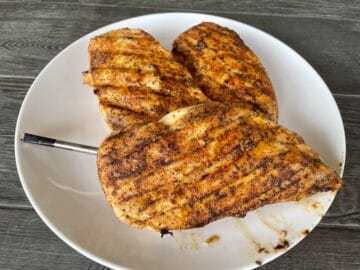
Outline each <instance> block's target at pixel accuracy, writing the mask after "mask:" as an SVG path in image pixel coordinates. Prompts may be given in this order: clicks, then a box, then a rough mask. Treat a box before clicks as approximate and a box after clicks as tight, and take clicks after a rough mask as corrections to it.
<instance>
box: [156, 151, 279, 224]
mask: <svg viewBox="0 0 360 270" xmlns="http://www.w3.org/2000/svg"><path fill="white" fill-rule="evenodd" d="M280 154H281V153H280ZM280 154H279V155H278V156H280ZM278 156H274V157H273V159H276V158H277V157H278ZM241 158H242V157H240V159H241ZM236 161H238V160H236ZM236 161H234V163H236ZM281 162H282V161H281V160H278V162H277V163H275V162H274V163H273V164H272V165H273V166H275V165H279V166H281ZM227 167H229V166H227ZM259 168H262V164H261V162H260V164H259V165H256V166H255V167H250V168H249V169H248V170H247V171H245V172H243V171H241V173H242V175H241V178H244V177H247V176H248V175H250V174H252V173H254V171H256V170H258V169H259ZM221 169H222V170H226V167H225V168H221ZM271 169H275V167H271V168H270V170H271ZM217 172H218V171H216V172H214V173H213V174H212V177H213V178H214V177H215V176H216V174H217ZM214 175H215V176H214ZM229 178H231V177H229ZM255 180H256V179H252V181H255ZM203 182H206V181H203ZM236 182H239V184H238V185H236V186H235V188H238V187H240V186H241V185H243V182H242V179H235V180H234V181H230V182H229V183H228V184H227V186H225V187H220V188H219V189H215V190H213V191H210V192H208V193H206V194H204V195H203V196H201V197H194V198H193V197H189V198H188V199H187V200H186V201H185V202H184V203H182V204H181V205H176V207H174V208H171V209H168V210H167V212H169V211H172V210H174V209H179V208H182V207H183V206H185V205H191V202H190V200H196V202H198V203H199V204H202V205H203V201H204V200H205V199H208V198H209V197H210V196H212V195H214V194H216V193H220V192H221V191H224V190H227V189H230V187H231V185H233V184H234V183H236ZM174 196H176V195H174ZM200 200H201V202H199V201H200ZM156 217H158V215H155V216H153V217H151V218H156Z"/></svg>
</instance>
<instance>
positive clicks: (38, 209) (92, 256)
mask: <svg viewBox="0 0 360 270" xmlns="http://www.w3.org/2000/svg"><path fill="white" fill-rule="evenodd" d="M164 15H165V16H172V15H181V16H206V17H208V18H209V19H211V18H214V19H215V20H216V19H222V20H228V21H229V22H232V23H236V24H242V25H245V26H247V27H249V28H250V29H252V30H255V31H258V32H261V34H263V35H266V36H267V37H270V38H272V39H275V40H276V41H277V42H280V44H281V45H283V46H285V47H286V48H287V49H289V50H291V51H292V52H293V53H294V54H295V55H296V56H297V57H298V58H299V59H301V60H302V61H303V64H305V65H306V66H307V67H308V68H310V70H311V71H312V72H313V73H314V74H316V76H317V77H318V79H319V81H320V82H321V84H323V85H324V86H325V87H326V89H327V91H328V94H329V95H330V97H331V98H330V100H331V103H332V104H331V105H330V106H335V109H336V111H337V113H338V115H339V116H340V122H341V127H342V135H343V137H344V141H343V146H342V147H343V149H344V152H343V153H342V154H343V155H342V160H341V163H342V164H341V167H340V172H339V175H340V176H341V177H342V176H343V173H344V168H345V162H346V133H345V128H344V122H343V119H342V115H341V111H340V109H339V106H338V105H337V103H336V100H335V97H334V95H333V94H332V92H331V91H330V89H329V87H328V86H327V84H326V83H325V81H324V79H323V78H322V77H321V76H320V74H319V73H318V72H317V71H316V70H315V69H314V68H313V66H312V65H311V64H310V63H309V62H308V61H307V59H306V58H304V57H303V56H302V55H301V54H299V53H298V52H297V51H296V50H294V49H293V48H292V47H290V46H289V45H287V44H286V43H285V42H283V41H282V40H280V39H279V38H277V37H276V36H273V35H272V34H269V33H267V32H265V31H264V30H262V29H259V28H257V27H255V26H252V25H249V24H247V23H244V22H241V21H237V20H235V19H231V18H227V17H222V16H217V15H213V14H207V13H200V12H176V11H174V12H158V13H149V14H144V15H139V16H135V17H128V18H125V19H122V20H118V21H115V22H112V23H109V24H106V25H104V26H102V27H100V28H97V29H95V30H93V31H91V32H89V33H87V34H85V35H83V36H81V37H79V38H78V39H76V40H75V41H73V42H72V43H70V44H69V45H68V46H66V47H65V48H64V49H63V50H61V51H60V52H59V53H58V54H57V55H56V56H54V57H53V58H52V59H51V60H49V62H48V63H47V64H46V65H45V66H44V67H43V68H42V69H41V71H40V72H39V73H38V74H37V76H36V77H35V79H34V81H33V82H32V83H31V85H30V87H29V89H28V90H27V92H26V95H25V97H24V99H23V101H22V103H21V107H20V110H19V112H18V116H17V120H16V127H15V135H14V152H15V163H16V169H17V173H18V176H19V180H20V183H21V186H22V188H23V190H24V192H25V195H26V198H27V199H28V200H29V202H30V204H31V206H32V207H33V209H34V211H35V213H36V214H37V215H38V216H39V217H40V218H41V220H42V221H43V222H44V223H45V224H46V225H47V226H48V227H49V228H50V230H51V231H52V232H53V233H54V234H55V235H56V236H57V237H59V238H60V239H61V240H62V241H64V242H65V243H66V244H67V245H68V246H70V247H71V248H72V249H74V250H75V251H77V252H78V253H80V254H81V255H83V256H85V257H87V258H88V259H90V260H93V261H95V262H97V263H100V264H102V265H104V266H106V267H109V268H112V269H120V270H130V268H127V267H124V266H120V265H118V264H114V263H113V262H111V261H109V260H106V259H103V258H101V257H99V256H98V255H96V254H95V253H92V252H90V251H88V250H86V249H84V248H82V247H81V246H79V245H78V244H76V243H75V242H74V241H72V240H71V239H70V238H68V237H67V236H65V235H64V234H63V232H62V231H61V230H60V229H58V228H57V227H56V226H55V225H54V224H53V223H52V222H51V221H50V220H49V219H48V218H47V216H46V215H45V214H44V213H43V212H42V210H41V207H40V206H38V204H37V203H36V202H35V199H34V198H33V196H32V194H31V191H30V188H28V186H27V184H26V180H25V176H24V175H23V171H22V168H21V161H20V155H21V154H20V150H19V147H20V146H19V145H20V138H21V136H22V134H19V132H20V131H19V128H20V124H21V121H22V118H23V114H24V110H25V104H26V103H27V101H28V99H29V97H30V96H31V92H33V91H34V90H33V89H34V88H35V85H36V84H37V83H38V81H39V79H40V77H41V76H42V75H43V73H44V72H45V70H47V69H48V67H49V66H50V65H51V64H52V63H53V62H54V61H56V59H58V58H60V57H61V56H62V55H63V54H64V53H65V52H66V51H68V50H69V49H70V48H71V47H73V46H75V45H76V44H77V43H79V42H81V41H82V40H83V39H84V38H88V37H90V36H93V35H96V34H98V33H99V32H102V31H103V30H104V29H105V28H111V27H112V26H115V25H116V24H118V23H120V22H126V21H129V20H136V19H140V18H145V17H148V18H150V17H157V16H164ZM333 194H334V195H333V196H332V199H331V201H330V202H329V205H328V207H327V209H326V210H325V213H327V211H328V209H329V208H330V206H331V205H332V203H333V201H334V199H335V197H336V193H333ZM320 221H321V219H320V220H319V222H318V223H316V224H315V225H314V226H313V227H312V228H310V230H309V232H311V231H312V230H313V229H314V228H316V226H317V225H318V224H319V223H320ZM305 237H306V236H302V237H299V238H298V239H296V241H294V242H293V243H291V245H290V246H289V248H287V249H286V250H284V251H283V252H278V253H274V254H273V255H272V256H271V257H269V258H267V259H266V260H265V261H264V262H263V264H262V265H265V264H267V263H269V262H271V261H273V260H275V259H277V258H278V257H280V256H281V255H283V254H285V253H287V252H288V251H289V250H291V249H292V248H294V247H295V246H296V245H297V244H298V243H300V242H301V241H302V240H303V239H304V238H305ZM258 266H259V265H257V266H254V268H257V267H258ZM240 268H241V266H240ZM249 269H253V267H251V266H250V268H249Z"/></svg>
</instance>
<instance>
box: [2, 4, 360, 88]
mask: <svg viewBox="0 0 360 270" xmlns="http://www.w3.org/2000/svg"><path fill="white" fill-rule="evenodd" d="M204 2H207V3H209V1H204ZM220 2H221V1H220ZM233 2H237V1H229V3H233ZM189 3H190V2H189ZM122 4H124V2H123V1H120V2H119V3H118V4H117V5H115V6H113V5H110V6H108V5H106V4H104V3H102V4H101V5H92V4H91V3H87V4H81V5H80V4H79V5H76V6H74V5H70V4H66V3H36V2H35V3H31V2H30V3H28V2H27V3H26V4H23V3H17V2H15V3H2V4H1V8H0V18H2V22H1V26H0V31H1V35H0V62H1V63H2V65H0V74H3V75H15V74H16V75H18V76H20V75H21V76H36V75H37V74H38V73H39V71H40V70H41V69H42V68H43V66H44V65H45V64H46V63H47V62H48V61H49V60H50V59H51V58H52V57H53V56H55V55H56V54H57V53H58V52H59V51H61V49H63V48H64V47H66V46H67V45H68V44H70V43H71V42H73V41H75V40H76V39H78V38H79V37H81V36H83V35H84V34H86V33H88V32H90V31H92V30H94V29H96V28H98V27H100V26H103V25H106V24H108V23H111V22H114V21H118V20H121V19H124V18H127V17H132V16H138V15H143V14H146V13H154V12H165V11H173V10H172V9H166V8H162V9H160V10H159V9H158V8H138V7H136V8H124V7H123V5H122ZM215 4H216V5H219V9H220V10H221V7H222V5H225V4H224V3H223V4H221V3H220V4H219V3H215ZM215 4H214V5H215ZM133 5H135V4H133ZM269 5H270V4H269ZM125 6H126V4H125ZM164 6H165V7H166V6H168V5H164ZM270 6H271V5H270ZM285 6H286V5H285ZM329 6H330V5H329ZM251 7H253V4H252V5H249V9H250V10H252V8H251ZM278 7H279V4H278ZM238 8H239V9H241V8H242V6H239V7H238ZM260 9H261V8H259V7H258V10H260ZM306 9H307V8H306ZM345 9H346V10H348V11H349V12H350V10H349V9H348V8H345ZM29 10H31V12H29ZM234 10H236V9H235V8H234ZM245 10H247V9H245ZM285 10H287V9H285ZM10 11H11V12H10ZM270 11H271V9H270V10H269V11H268V12H267V13H264V14H263V13H261V14H258V13H254V14H252V11H251V12H250V11H249V13H246V12H245V13H237V12H225V13H224V12H221V11H217V12H212V13H213V14H215V15H219V16H225V17H229V18H232V19H235V20H238V21H242V22H245V23H248V24H251V25H253V26H255V27H259V28H260V29H263V30H265V31H267V32H269V33H270V34H273V35H274V36H276V37H278V38H280V39H281V40H282V41H284V42H285V43H287V44H289V45H290V46H291V47H293V48H294V49H295V50H296V51H298V52H299V53H300V54H301V55H302V56H304V57H305V58H306V59H307V60H309V61H310V63H311V64H312V65H313V66H314V67H315V69H316V70H318V71H319V73H320V75H321V76H322V77H323V78H324V79H325V81H326V82H327V83H328V85H329V87H330V88H331V89H336V90H337V91H338V92H340V93H347V92H346V91H349V90H350V89H351V90H352V91H353V92H352V93H353V94H360V76H357V74H359V73H360V51H359V50H356V49H355V48H356V47H357V46H358V39H359V34H358V33H359V31H360V21H358V20H347V19H344V18H345V17H344V18H343V17H341V18H339V19H337V20H334V19H330V18H319V17H315V16H313V17H299V16H280V15H279V16H278V15H276V13H275V14H271V13H270ZM352 11H356V8H354V9H353V10H352Z"/></svg>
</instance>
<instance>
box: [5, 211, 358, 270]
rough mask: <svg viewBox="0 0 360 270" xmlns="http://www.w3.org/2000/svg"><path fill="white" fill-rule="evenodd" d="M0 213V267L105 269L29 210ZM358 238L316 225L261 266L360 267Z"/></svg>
mask: <svg viewBox="0 0 360 270" xmlns="http://www.w3.org/2000/svg"><path fill="white" fill-rule="evenodd" d="M0 217H1V219H0V243H2V245H1V246H0V269H4V270H5V269H91V270H95V269H96V270H100V269H107V268H105V267H103V266H101V265H99V264H97V263H95V262H92V261H90V260H89V259H87V258H85V257H83V256H82V255H80V254H78V253H77V252H76V251H74V250H72V249H71V248H70V247H68V246H67V245H66V244H65V243H64V242H62V241H61V240H60V239H59V238H57V236H55V234H54V233H52V232H51V231H50V230H49V229H48V228H47V226H46V225H45V224H44V223H43V222H42V221H41V220H40V218H39V217H38V216H37V215H36V213H35V212H33V211H31V210H30V211H23V210H21V211H19V210H1V209H0ZM359 241H360V234H359V231H357V230H344V229H328V228H317V229H315V230H314V231H313V232H312V233H310V235H309V236H308V237H307V238H306V239H304V240H303V241H302V242H301V243H300V244H298V245H297V246H296V247H295V248H294V249H292V250H290V251H289V252H288V253H286V254H285V255H283V256H282V257H281V259H278V260H275V261H273V262H270V263H269V264H267V265H265V266H264V267H263V268H262V269H295V268H296V269H359V267H360V261H359V259H358V257H357V255H358V249H355V248H354V247H356V245H358V243H359ZM315 251H316V252H315ZM294 266H296V267H294ZM309 266H311V268H308V267H309Z"/></svg>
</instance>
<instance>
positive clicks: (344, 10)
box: [41, 0, 360, 20]
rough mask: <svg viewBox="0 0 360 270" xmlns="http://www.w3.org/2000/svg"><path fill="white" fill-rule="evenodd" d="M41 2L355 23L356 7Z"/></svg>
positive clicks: (320, 2)
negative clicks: (247, 14) (340, 20)
mask: <svg viewBox="0 0 360 270" xmlns="http://www.w3.org/2000/svg"><path fill="white" fill-rule="evenodd" d="M41 2H42V3H49V2H52V3H54V2H56V3H59V2H61V3H67V4H71V5H74V4H75V5H95V6H102V5H106V6H108V7H151V8H171V9H175V10H179V9H183V10H192V11H194V10H195V11H196V10H197V11H201V12H204V13H205V12H217V11H223V12H231V13H252V14H257V15H269V14H271V15H282V16H294V17H311V18H313V17H316V18H318V17H325V18H331V19H347V20H350V19H352V20H359V12H360V6H359V3H358V1H356V0H351V1H349V0H347V1H337V0H316V1H311V0H304V1H296V0H290V1H289V0H277V1H271V0H258V1H256V2H254V1H252V0H242V1H227V0H202V1H187V0H177V1H166V0H156V1H147V0H132V1H126V2H125V1H117V0H81V1H80V0H65V1H64V0H63V1H56V0H43V1H41Z"/></svg>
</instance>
